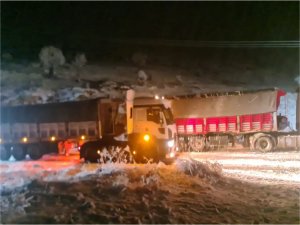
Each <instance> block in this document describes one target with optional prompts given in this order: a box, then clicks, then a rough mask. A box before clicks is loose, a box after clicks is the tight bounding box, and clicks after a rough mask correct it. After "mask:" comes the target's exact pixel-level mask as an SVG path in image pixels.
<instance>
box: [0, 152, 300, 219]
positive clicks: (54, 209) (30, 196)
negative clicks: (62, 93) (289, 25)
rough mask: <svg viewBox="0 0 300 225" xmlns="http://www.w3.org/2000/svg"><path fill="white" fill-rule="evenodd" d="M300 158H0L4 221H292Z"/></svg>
mask: <svg viewBox="0 0 300 225" xmlns="http://www.w3.org/2000/svg"><path fill="white" fill-rule="evenodd" d="M299 161H300V156H299V152H280V153H267V154H261V153H247V152H206V153H191V154H189V153H185V154H182V155H181V156H179V158H178V159H177V160H176V161H175V163H174V164H173V165H165V164H163V163H159V164H147V165H141V164H105V165H101V164H83V163H82V162H80V160H79V159H78V155H74V156H69V157H66V156H57V155H45V156H44V157H43V158H42V159H41V160H38V161H31V160H25V161H23V162H15V161H9V162H0V168H1V178H0V180H1V222H2V223H29V224H30V223H96V224H97V223H273V224H274V223H280V224H290V223H295V224H297V223H299V184H300V179H299V172H300V166H299V165H300V163H299ZM262 174H263V175H262Z"/></svg>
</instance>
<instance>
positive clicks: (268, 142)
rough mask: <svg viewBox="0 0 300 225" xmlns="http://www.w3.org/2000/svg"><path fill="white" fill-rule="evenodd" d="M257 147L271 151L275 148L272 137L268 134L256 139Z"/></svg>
mask: <svg viewBox="0 0 300 225" xmlns="http://www.w3.org/2000/svg"><path fill="white" fill-rule="evenodd" d="M254 146H255V149H257V150H259V151H261V152H269V151H271V150H273V148H274V143H273V140H272V138H271V137H268V136H261V137H258V138H257V139H256V141H255V145H254Z"/></svg>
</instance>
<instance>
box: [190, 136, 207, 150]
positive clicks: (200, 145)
mask: <svg viewBox="0 0 300 225" xmlns="http://www.w3.org/2000/svg"><path fill="white" fill-rule="evenodd" d="M189 147H190V150H191V151H193V152H202V151H203V150H204V148H205V138H204V137H199V136H193V137H190V139H189Z"/></svg>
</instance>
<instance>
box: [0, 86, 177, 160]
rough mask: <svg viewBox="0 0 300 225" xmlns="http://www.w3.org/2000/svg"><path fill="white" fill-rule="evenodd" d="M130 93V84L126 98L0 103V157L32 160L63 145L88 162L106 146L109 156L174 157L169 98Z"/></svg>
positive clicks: (60, 149) (100, 155) (100, 157)
mask: <svg viewBox="0 0 300 225" xmlns="http://www.w3.org/2000/svg"><path fill="white" fill-rule="evenodd" d="M134 95H135V93H134V91H133V90H128V91H127V93H126V99H108V98H98V99H91V100H84V101H76V102H61V103H48V104H39V105H22V106H3V107H2V106H1V133H0V138H1V139H0V141H1V148H0V157H1V160H8V159H9V158H10V156H11V155H13V157H14V158H15V159H16V160H23V159H25V157H26V155H29V157H30V158H31V159H34V160H36V159H39V158H41V157H42V156H43V154H47V153H51V152H56V153H62V154H63V153H64V152H65V150H67V148H77V149H79V151H80V158H83V159H84V160H85V161H90V162H99V161H102V162H105V160H107V156H105V155H104V154H103V152H104V151H106V152H108V151H109V152H110V153H111V154H112V155H114V157H115V158H114V159H113V160H118V159H120V158H124V159H126V160H131V159H130V158H133V159H134V160H135V161H136V162H147V161H148V160H150V159H152V160H154V161H156V162H157V161H159V160H161V161H164V160H165V161H168V160H172V158H173V157H174V156H175V154H174V152H175V140H174V139H175V137H176V134H175V130H176V129H175V123H174V121H173V116H172V113H171V110H170V108H169V107H168V105H169V101H168V100H166V99H154V98H145V97H142V98H135V97H134ZM121 137H123V138H121ZM125 146H129V149H130V150H128V148H127V150H126V148H125ZM115 153H117V154H115Z"/></svg>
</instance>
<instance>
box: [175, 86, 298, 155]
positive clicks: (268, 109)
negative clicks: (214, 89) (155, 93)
mask: <svg viewBox="0 0 300 225" xmlns="http://www.w3.org/2000/svg"><path fill="white" fill-rule="evenodd" d="M284 95H286V93H285V92H284V91H283V90H280V89H276V88H273V89H265V90H257V91H245V92H241V91H238V92H227V93H213V94H203V95H201V96H198V97H195V96H181V97H177V99H174V100H173V101H172V106H171V107H172V111H173V115H174V118H175V121H176V132H177V146H178V147H177V148H178V149H179V150H181V151H203V150H210V149H215V148H223V147H225V148H226V147H228V146H236V145H237V144H240V145H242V146H244V147H248V148H250V149H252V150H259V151H262V152H268V151H272V150H275V149H285V148H291V149H298V150H299V149H300V134H299V131H300V130H299V121H300V119H299V117H300V109H299V106H300V99H299V89H298V90H297V103H296V104H297V112H296V120H297V122H296V129H297V131H295V130H294V131H291V130H289V129H287V128H288V126H289V121H288V118H287V116H283V115H277V110H278V106H279V104H280V98H281V96H284ZM183 106H184V107H183ZM287 130H289V131H287Z"/></svg>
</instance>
